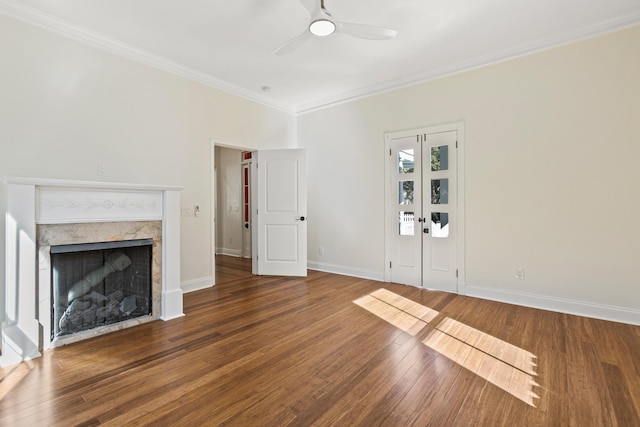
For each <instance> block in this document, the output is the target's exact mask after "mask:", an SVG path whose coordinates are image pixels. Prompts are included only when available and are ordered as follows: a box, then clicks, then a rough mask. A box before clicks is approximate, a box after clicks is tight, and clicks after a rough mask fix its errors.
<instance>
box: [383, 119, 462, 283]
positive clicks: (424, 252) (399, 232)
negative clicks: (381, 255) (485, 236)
mask: <svg viewBox="0 0 640 427" xmlns="http://www.w3.org/2000/svg"><path fill="white" fill-rule="evenodd" d="M457 141H458V130H456V129H455V128H454V129H451V126H449V127H446V126H440V127H434V128H425V129H417V130H414V131H410V132H406V131H405V132H397V133H395V134H391V135H389V136H387V149H388V151H389V152H388V154H389V161H388V163H387V176H388V186H387V191H386V194H387V198H386V200H387V222H388V223H387V241H388V242H389V243H388V246H387V259H388V260H389V263H388V265H387V268H386V271H385V273H386V274H385V277H386V278H387V280H389V281H391V282H395V283H402V284H407V285H414V286H422V287H425V288H429V289H437V290H442V291H447V292H458V269H459V266H460V264H459V262H460V261H461V260H459V259H458V258H459V257H458V253H459V252H458V231H459V227H458V224H457V221H458V211H457V204H458V183H457V178H458V171H457V160H458V159H457Z"/></svg>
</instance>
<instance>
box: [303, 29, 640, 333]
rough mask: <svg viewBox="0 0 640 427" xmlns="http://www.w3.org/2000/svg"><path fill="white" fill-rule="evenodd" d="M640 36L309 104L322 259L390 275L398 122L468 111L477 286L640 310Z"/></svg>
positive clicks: (471, 280)
mask: <svg viewBox="0 0 640 427" xmlns="http://www.w3.org/2000/svg"><path fill="white" fill-rule="evenodd" d="M638 46H640V27H638V26H636V27H634V28H630V29H626V30H623V31H619V32H615V33H611V34H607V35H603V36H600V37H597V38H593V39H589V40H584V41H581V42H579V43H575V44H571V45H566V46H562V47H558V48H555V49H551V50H547V51H543V52H539V53H536V54H532V55H529V56H525V57H520V58H517V59H513V60H510V61H506V62H502V63H499V64H494V65H491V66H486V67H482V68H478V69H475V70H471V71H468V72H465V73H461V74H457V75H454V76H450V77H447V78H442V79H438V80H434V81H431V82H427V83H423V84H420V85H416V86H412V87H407V88H404V89H401V90H396V91H392V92H389V93H385V94H381V95H378V96H374V97H369V98H366V99H362V100H358V101H354V102H350V103H347V104H344V105H339V106H335V107H332V108H327V109H324V110H321V111H317V112H312V113H308V114H305V115H303V116H300V117H299V119H298V129H299V133H298V135H299V145H300V146H302V147H306V148H307V150H308V156H309V159H310V162H309V163H310V164H309V200H310V202H309V204H310V207H309V218H310V221H309V259H310V262H311V264H312V265H316V266H320V267H323V266H330V268H332V269H334V270H340V269H342V270H343V271H345V272H353V271H355V272H360V273H362V274H363V275H366V274H368V275H370V276H372V277H382V275H383V272H384V231H383V230H384V212H383V206H384V164H385V163H384V162H385V160H384V137H383V135H384V133H385V132H391V131H397V130H404V129H412V128H418V127H424V126H430V125H436V124H442V123H450V122H457V121H463V122H464V126H465V133H466V141H465V142H466V157H465V160H466V171H465V178H466V181H465V183H466V200H465V207H466V218H465V221H466V222H465V225H466V285H467V287H468V291H469V293H471V294H476V295H482V296H485V297H491V298H497V299H503V300H509V301H513V302H521V303H527V304H529V305H538V306H545V307H548V308H559V309H562V310H564V311H571V310H573V311H581V312H583V313H586V312H589V314H594V312H593V311H594V310H595V312H596V313H595V315H599V314H598V313H597V311H598V310H599V309H600V308H602V307H599V306H601V305H604V306H612V307H604V309H605V311H607V310H608V309H609V308H613V312H617V313H618V314H620V315H621V316H623V317H624V316H625V315H630V316H631V317H633V318H634V319H635V322H639V323H640V286H639V283H640V282H639V280H640V279H639V278H640V259H639V258H638V244H639V243H638V242H640V221H638V218H640V197H639V196H638V194H639V191H638V183H640V167H639V166H638V163H639V162H640V126H639V125H638V120H639V118H640V80H639V76H640V54H639V52H640V51H639V50H638ZM319 246H323V247H324V248H325V255H324V256H320V255H318V247H319ZM517 267H524V268H525V270H526V275H525V280H524V281H521V280H516V279H515V269H516V268H517ZM589 310H591V311H589Z"/></svg>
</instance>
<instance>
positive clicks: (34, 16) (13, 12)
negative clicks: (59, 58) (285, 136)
mask: <svg viewBox="0 0 640 427" xmlns="http://www.w3.org/2000/svg"><path fill="white" fill-rule="evenodd" d="M0 13H2V14H4V15H7V16H10V17H12V18H15V19H18V20H21V21H24V22H28V23H30V24H33V25H36V26H38V27H41V28H44V29H46V30H49V31H52V32H55V33H58V34H61V35H63V36H66V37H68V38H71V39H73V40H76V41H79V42H81V43H84V44H87V45H90V46H93V47H97V48H99V49H102V50H105V51H107V52H109V53H113V54H116V55H118V56H121V57H124V58H127V59H131V60H133V61H136V62H140V63H142V64H145V65H148V66H151V67H153V68H157V69H159V70H162V71H166V72H168V73H171V74H175V75H177V76H180V77H184V78H187V79H189V80H193V81H195V82H197V83H202V84H204V85H206V86H210V87H213V88H215V89H218V90H222V91H224V92H228V93H230V94H233V95H237V96H239V97H242V98H245V99H248V100H250V101H253V102H257V103H259V104H262V105H265V106H267V107H270V108H274V109H276V110H280V111H282V112H285V113H288V114H293V111H292V110H291V109H289V108H287V107H286V106H285V105H282V104H277V103H274V102H273V101H272V100H271V99H268V98H266V97H261V96H259V95H257V94H256V93H254V92H252V91H249V90H246V89H244V88H241V87H239V86H236V85H233V84H231V83H229V82H226V81H224V80H221V79H218V78H216V77H214V76H212V75H210V74H207V73H205V72H203V71H200V70H197V69H194V68H190V67H186V66H184V65H182V64H179V63H177V62H175V61H172V60H170V59H167V58H165V57H163V56H160V55H156V54H154V53H151V52H149V51H146V50H144V49H140V48H137V47H135V46H132V45H130V44H127V43H124V42H121V41H119V40H115V39H112V38H110V37H107V36H105V35H103V34H99V33H97V32H95V31H92V30H89V29H87V28H84V27H82V26H80V25H77V24H73V23H71V22H69V21H66V20H64V19H60V18H58V17H56V16H54V15H51V14H49V13H46V12H43V11H41V10H39V9H36V8H34V7H31V6H27V5H25V4H21V3H19V2H17V1H13V0H0Z"/></svg>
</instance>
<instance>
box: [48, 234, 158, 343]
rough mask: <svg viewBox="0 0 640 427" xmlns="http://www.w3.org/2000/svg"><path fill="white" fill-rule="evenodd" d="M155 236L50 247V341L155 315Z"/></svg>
mask: <svg viewBox="0 0 640 427" xmlns="http://www.w3.org/2000/svg"><path fill="white" fill-rule="evenodd" d="M152 248H153V239H136V240H125V241H113V242H100V243H83V244H69V245H57V246H51V296H52V310H51V317H52V319H51V320H52V327H51V339H52V340H54V339H56V338H58V337H61V336H67V335H73V334H76V333H79V332H83V331H87V330H91V329H95V328H100V327H102V326H107V325H112V324H115V323H119V322H124V321H127V320H130V319H135V318H138V317H142V316H151V315H152V271H151V270H152V257H153V254H152Z"/></svg>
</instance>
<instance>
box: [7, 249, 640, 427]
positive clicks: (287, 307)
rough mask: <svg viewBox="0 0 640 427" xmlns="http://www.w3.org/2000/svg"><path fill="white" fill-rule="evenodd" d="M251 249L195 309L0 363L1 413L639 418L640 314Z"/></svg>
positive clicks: (201, 420)
mask: <svg viewBox="0 0 640 427" xmlns="http://www.w3.org/2000/svg"><path fill="white" fill-rule="evenodd" d="M243 261H246V260H242V259H229V260H226V264H225V265H224V266H220V268H219V269H217V270H219V271H220V273H221V274H224V275H226V276H225V277H226V278H227V279H228V280H227V281H225V282H222V283H218V284H217V285H216V286H214V287H212V288H208V289H204V290H200V291H197V292H192V293H188V294H185V296H184V310H185V316H184V317H181V318H178V319H173V320H170V321H166V322H164V321H156V322H151V323H147V324H144V325H140V326H137V327H135V328H130V329H126V330H122V331H118V332H114V333H111V334H108V335H104V336H101V337H96V338H93V339H90V340H86V341H82V342H78V343H74V344H70V345H67V346H64V347H61V348H56V349H53V350H49V351H47V352H45V354H44V356H43V357H42V358H40V359H36V360H32V361H29V362H26V363H24V364H21V365H17V366H14V367H7V368H3V369H0V399H1V400H0V426H5V425H7V426H8V425H11V426H16V425H20V426H21V425H29V426H36V427H37V426H56V425H60V426H62V425H65V426H68V425H77V426H82V425H87V426H92V425H96V426H97V425H101V426H103V425H108V426H123V425H127V426H136V425H139V426H149V425H172V426H192V425H229V426H253V425H269V426H275V425H277V426H311V425H313V426H329V425H349V426H375V425H381V426H390V425H393V426H396V425H398V426H401V425H407V426H427V425H434V426H469V425H492V426H493V425H505V426H512V425H536V426H545V425H546V426H557V425H575V426H589V425H612V426H615V425H620V426H626V425H630V426H633V425H640V327H638V326H633V325H625V324H619V323H614V322H605V321H601V320H595V319H587V318H583V317H578V316H571V315H567V314H560V313H553V312H548V311H543V310H535V309H531V308H525V307H517V306H513V305H509V304H502V303H497V302H492V301H486V300H481V299H477V298H469V297H464V296H459V295H453V294H448V293H442V292H434V291H428V290H424V289H419V288H415V287H409V286H402V285H397V284H390V283H380V282H376V281H372V280H366V279H361V278H355V277H348V276H341V275H336V274H330V273H324V272H318V271H310V272H309V276H308V277H306V278H299V277H294V278H291V277H268V276H250V275H247V265H246V263H244V264H243ZM234 268H236V269H237V270H238V271H234ZM221 277H222V276H221ZM380 289H382V291H381V290H380ZM363 298H364V299H363ZM372 299H376V300H377V302H376V303H375V304H368V305H366V307H363V305H362V304H360V305H359V304H358V303H357V302H358V301H371V300H372ZM528 392H531V393H533V394H535V397H532V398H531V399H530V400H527V397H526V396H528V395H527V393H528Z"/></svg>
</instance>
